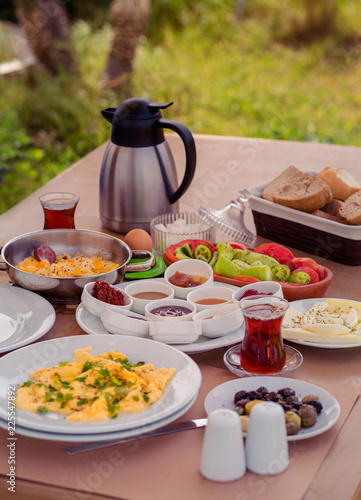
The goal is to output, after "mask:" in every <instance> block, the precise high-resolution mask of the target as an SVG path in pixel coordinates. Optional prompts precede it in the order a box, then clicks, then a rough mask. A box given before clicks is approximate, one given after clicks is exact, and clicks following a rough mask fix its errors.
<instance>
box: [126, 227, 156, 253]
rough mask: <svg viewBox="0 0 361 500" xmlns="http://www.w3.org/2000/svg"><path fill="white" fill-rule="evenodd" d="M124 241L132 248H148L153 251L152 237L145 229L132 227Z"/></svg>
mask: <svg viewBox="0 0 361 500" xmlns="http://www.w3.org/2000/svg"><path fill="white" fill-rule="evenodd" d="M124 243H126V244H127V245H128V246H129V247H130V248H131V250H148V251H149V252H151V251H152V248H153V245H152V238H151V237H150V234H149V233H147V231H144V229H132V230H131V231H129V232H128V233H127V234H126V235H125V238H124Z"/></svg>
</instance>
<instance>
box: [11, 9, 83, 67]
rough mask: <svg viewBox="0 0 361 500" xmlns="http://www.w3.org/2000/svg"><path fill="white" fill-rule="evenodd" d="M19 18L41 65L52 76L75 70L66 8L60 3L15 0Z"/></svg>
mask: <svg viewBox="0 0 361 500" xmlns="http://www.w3.org/2000/svg"><path fill="white" fill-rule="evenodd" d="M14 2H15V9H16V16H17V18H18V21H19V23H20V24H21V26H22V28H23V30H24V34H25V36H26V38H27V40H28V42H29V45H30V47H31V48H32V50H33V52H34V54H35V56H36V58H37V59H38V61H39V62H40V63H41V64H42V65H43V66H44V67H45V68H46V69H47V70H48V71H49V72H50V73H51V74H53V75H56V74H58V72H59V70H60V69H61V68H62V67H64V68H65V69H66V70H67V71H72V70H73V69H74V67H75V63H74V60H73V58H72V55H71V52H70V30H69V24H68V17H67V13H66V10H65V8H64V6H63V5H62V4H61V3H60V2H58V1H57V0H14Z"/></svg>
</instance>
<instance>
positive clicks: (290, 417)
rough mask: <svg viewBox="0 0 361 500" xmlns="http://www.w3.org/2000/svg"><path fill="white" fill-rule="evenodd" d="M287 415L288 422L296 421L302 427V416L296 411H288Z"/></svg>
mask: <svg viewBox="0 0 361 500" xmlns="http://www.w3.org/2000/svg"><path fill="white" fill-rule="evenodd" d="M285 417H286V423H287V424H289V423H294V424H296V425H297V427H298V428H299V429H300V428H301V417H300V416H299V415H297V413H295V412H294V411H286V413H285Z"/></svg>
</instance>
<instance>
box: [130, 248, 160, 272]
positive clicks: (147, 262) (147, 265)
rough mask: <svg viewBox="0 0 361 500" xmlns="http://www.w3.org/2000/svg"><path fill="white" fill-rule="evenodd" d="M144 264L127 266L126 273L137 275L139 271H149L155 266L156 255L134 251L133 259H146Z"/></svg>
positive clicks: (136, 263) (145, 251)
mask: <svg viewBox="0 0 361 500" xmlns="http://www.w3.org/2000/svg"><path fill="white" fill-rule="evenodd" d="M147 257H149V258H148V260H145V261H143V262H133V263H132V264H126V265H125V266H124V267H125V272H126V273H135V272H139V271H149V269H152V267H154V266H155V264H156V260H155V255H154V254H153V253H152V252H148V251H147V250H134V251H133V252H132V258H134V259H146V258H147Z"/></svg>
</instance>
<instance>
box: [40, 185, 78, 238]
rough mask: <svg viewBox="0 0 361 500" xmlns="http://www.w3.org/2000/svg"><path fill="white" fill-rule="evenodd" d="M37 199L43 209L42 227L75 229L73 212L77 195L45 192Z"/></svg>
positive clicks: (76, 202)
mask: <svg viewBox="0 0 361 500" xmlns="http://www.w3.org/2000/svg"><path fill="white" fill-rule="evenodd" d="M39 201H40V203H41V205H42V207H43V210H44V229H75V223H74V214H75V209H76V206H77V204H78V202H79V196H78V195H76V194H73V193H46V194H43V195H42V196H40V198H39Z"/></svg>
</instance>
